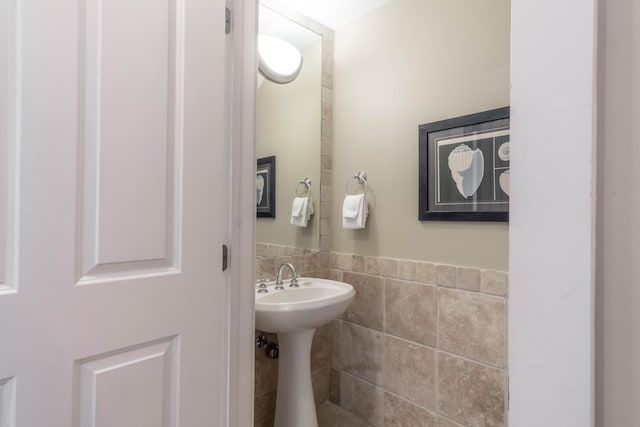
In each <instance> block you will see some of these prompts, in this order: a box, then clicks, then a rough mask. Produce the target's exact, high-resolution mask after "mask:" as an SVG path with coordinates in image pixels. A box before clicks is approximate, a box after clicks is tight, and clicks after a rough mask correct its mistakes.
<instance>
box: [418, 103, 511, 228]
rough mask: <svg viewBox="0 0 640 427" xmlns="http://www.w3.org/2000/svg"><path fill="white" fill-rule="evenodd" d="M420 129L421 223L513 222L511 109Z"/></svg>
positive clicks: (484, 112) (445, 121)
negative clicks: (511, 212)
mask: <svg viewBox="0 0 640 427" xmlns="http://www.w3.org/2000/svg"><path fill="white" fill-rule="evenodd" d="M418 129H419V173H418V175H419V183H418V189H419V190H418V191H419V203H418V205H419V211H418V219H419V220H420V221H432V220H435V221H508V220H509V176H510V175H509V174H510V159H511V156H510V149H511V148H510V130H509V107H503V108H498V109H496V110H490V111H483V112H481V113H476V114H470V115H467V116H462V117H456V118H453V119H447V120H442V121H438V122H434V123H427V124H424V125H420V126H419V128H418Z"/></svg>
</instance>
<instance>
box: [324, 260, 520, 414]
mask: <svg viewBox="0 0 640 427" xmlns="http://www.w3.org/2000/svg"><path fill="white" fill-rule="evenodd" d="M328 277H329V278H331V279H336V280H342V281H344V282H347V283H350V284H351V285H353V286H354V288H355V290H356V298H355V300H354V302H353V304H352V305H351V306H350V307H349V309H348V310H347V311H346V312H345V314H344V316H343V318H342V319H340V320H336V321H334V322H333V323H332V324H331V325H330V327H331V331H330V340H331V352H330V365H331V373H330V391H329V400H330V401H331V402H333V403H335V404H338V405H340V406H341V407H342V408H343V409H345V410H347V411H349V412H351V413H352V414H354V415H356V416H358V417H360V418H362V419H364V420H365V421H367V422H368V423H369V424H370V425H372V426H389V427H390V426H398V427H400V426H425V427H429V426H438V427H502V426H505V425H506V415H505V414H506V398H507V392H506V387H507V366H506V362H507V357H506V348H507V347H506V332H507V331H506V327H507V298H506V295H507V286H508V284H507V281H508V278H507V274H506V273H505V272H502V271H491V270H480V269H476V268H466V267H462V266H453V265H438V264H431V263H426V262H415V261H408V260H399V259H389V258H377V257H363V256H357V255H351V254H340V253H331V254H330V270H329V273H328Z"/></svg>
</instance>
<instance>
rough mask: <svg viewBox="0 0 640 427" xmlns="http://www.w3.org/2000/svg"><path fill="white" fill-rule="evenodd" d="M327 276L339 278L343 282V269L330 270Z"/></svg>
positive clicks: (330, 278)
mask: <svg viewBox="0 0 640 427" xmlns="http://www.w3.org/2000/svg"><path fill="white" fill-rule="evenodd" d="M327 278H328V279H329V280H337V281H339V282H342V281H343V280H342V271H340V270H329V272H328V274H327Z"/></svg>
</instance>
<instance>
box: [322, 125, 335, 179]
mask: <svg viewBox="0 0 640 427" xmlns="http://www.w3.org/2000/svg"><path fill="white" fill-rule="evenodd" d="M320 153H322V154H333V140H332V139H331V138H329V137H327V136H323V137H322V139H321V142H320ZM328 172H331V171H328ZM324 174H325V171H322V170H321V172H320V182H321V183H322V182H323V178H325V177H324ZM330 177H331V173H329V176H328V178H330ZM329 185H331V184H329Z"/></svg>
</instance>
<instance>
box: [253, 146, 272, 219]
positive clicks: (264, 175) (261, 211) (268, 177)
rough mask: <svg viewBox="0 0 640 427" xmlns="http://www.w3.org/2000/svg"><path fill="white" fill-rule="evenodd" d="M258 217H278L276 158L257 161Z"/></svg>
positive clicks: (270, 157) (264, 158)
mask: <svg viewBox="0 0 640 427" xmlns="http://www.w3.org/2000/svg"><path fill="white" fill-rule="evenodd" d="M260 187H262V188H260ZM256 216H257V217H258V218H275V217H276V156H269V157H263V158H261V159H258V161H257V164H256Z"/></svg>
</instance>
